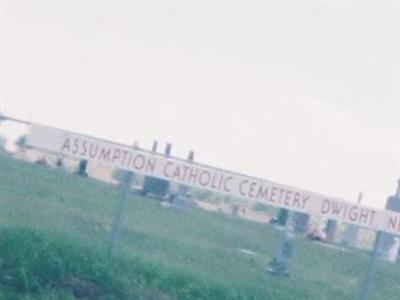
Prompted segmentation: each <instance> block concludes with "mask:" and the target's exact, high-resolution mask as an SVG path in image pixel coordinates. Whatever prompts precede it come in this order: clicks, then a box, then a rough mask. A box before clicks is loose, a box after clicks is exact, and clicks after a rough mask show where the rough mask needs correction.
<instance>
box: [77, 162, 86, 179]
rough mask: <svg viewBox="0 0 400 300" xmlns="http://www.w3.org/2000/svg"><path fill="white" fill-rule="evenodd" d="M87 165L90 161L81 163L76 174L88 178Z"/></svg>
mask: <svg viewBox="0 0 400 300" xmlns="http://www.w3.org/2000/svg"><path fill="white" fill-rule="evenodd" d="M87 165H88V161H87V160H86V159H82V160H81V161H80V162H79V166H78V171H77V172H76V174H78V175H79V176H82V177H87V176H88V174H87V172H86V169H87Z"/></svg>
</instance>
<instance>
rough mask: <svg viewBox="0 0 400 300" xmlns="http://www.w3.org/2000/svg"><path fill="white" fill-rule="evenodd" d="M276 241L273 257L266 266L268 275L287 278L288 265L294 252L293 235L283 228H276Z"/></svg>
mask: <svg viewBox="0 0 400 300" xmlns="http://www.w3.org/2000/svg"><path fill="white" fill-rule="evenodd" d="M276 230H277V240H278V244H277V247H276V250H275V251H276V252H275V257H274V258H273V259H272V261H271V262H270V263H269V264H268V268H267V271H268V273H270V274H272V275H275V276H288V275H289V274H290V263H291V260H292V257H293V250H294V234H293V233H292V232H289V231H288V230H287V229H286V228H285V227H283V226H277V227H276Z"/></svg>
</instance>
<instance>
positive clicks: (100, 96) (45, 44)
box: [0, 0, 400, 207]
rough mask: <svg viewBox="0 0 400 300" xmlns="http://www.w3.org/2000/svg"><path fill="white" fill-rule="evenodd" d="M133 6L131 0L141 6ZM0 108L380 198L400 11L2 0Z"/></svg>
mask: <svg viewBox="0 0 400 300" xmlns="http://www.w3.org/2000/svg"><path fill="white" fill-rule="evenodd" d="M129 2H130V3H129ZM1 16H2V20H1V35H2V36H1V40H0V41H1V47H0V49H1V71H2V72H1V74H2V80H1V86H0V87H1V93H0V95H1V99H0V111H3V112H5V113H6V114H8V115H11V116H15V117H20V118H27V119H29V120H31V121H35V122H40V123H43V124H46V125H53V126H57V127H60V128H64V129H67V130H72V131H77V132H81V133H86V134H90V135H93V136H98V137H102V138H107V139H111V140H115V141H118V142H123V143H126V144H132V142H133V141H138V143H139V145H140V146H141V147H144V148H151V144H152V141H153V140H155V139H157V140H158V141H159V143H160V144H161V147H162V148H163V147H164V144H165V143H166V142H171V143H172V144H173V148H172V152H173V155H174V156H179V157H186V156H187V153H188V151H189V150H194V151H195V159H196V160H197V161H199V162H201V163H205V164H209V165H211V166H217V167H221V168H225V169H229V170H232V171H236V172H241V173H245V174H247V175H252V176H257V177H261V178H263V179H267V180H274V181H276V182H280V183H284V184H288V185H292V186H295V187H300V188H304V189H308V190H311V191H314V192H320V193H324V194H327V195H331V196H337V197H341V198H343V199H344V200H347V201H356V198H357V194H358V192H359V191H364V204H366V205H372V206H376V207H383V206H384V203H385V201H386V198H387V197H388V196H389V195H391V194H393V193H394V191H395V189H396V181H397V178H398V177H399V176H400V100H399V97H400V87H399V86H400V85H399V82H400V8H399V4H394V2H392V3H391V4H390V3H387V4H379V3H378V2H376V3H369V4H367V3H361V2H358V3H353V4H344V3H343V2H335V3H331V4H327V2H326V1H325V2H324V3H320V4H315V3H310V2H309V1H308V3H306V2H299V3H298V4H293V3H289V2H286V3H285V4H278V3H277V2H276V3H263V4H260V3H258V4H257V3H253V4H245V3H235V4H223V3H221V1H220V3H219V4H216V3H210V1H209V2H208V3H206V4H200V3H193V2H192V3H187V4H179V3H176V2H175V4H174V3H172V2H170V3H168V4H162V3H160V2H158V3H156V2H155V3H153V4H145V3H137V2H136V3H134V2H132V1H122V2H121V1H120V2H119V3H117V2H112V1H109V2H108V3H104V2H103V3H102V2H99V1H96V2H89V1H73V2H72V3H67V2H66V1H53V2H51V1H4V0H3V1H2V5H1Z"/></svg>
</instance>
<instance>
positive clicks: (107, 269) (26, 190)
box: [0, 156, 400, 300]
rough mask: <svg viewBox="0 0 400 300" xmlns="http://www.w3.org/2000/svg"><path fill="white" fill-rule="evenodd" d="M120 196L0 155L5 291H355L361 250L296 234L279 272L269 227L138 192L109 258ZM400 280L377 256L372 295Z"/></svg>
mask: <svg viewBox="0 0 400 300" xmlns="http://www.w3.org/2000/svg"><path fill="white" fill-rule="evenodd" d="M118 195H119V191H118V189H116V188H115V187H113V186H110V185H107V184H104V183H101V182H98V181H95V180H92V179H89V178H87V179H84V178H80V177H77V176H74V175H71V174H66V173H63V172H59V171H55V170H49V169H45V168H41V167H38V166H35V165H31V164H29V163H26V162H22V161H16V160H13V159H12V158H9V157H4V156H3V157H0V299H75V298H74V297H76V298H79V297H80V299H161V300H162V299H271V300H336V299H337V300H346V299H348V300H353V299H357V293H358V290H359V286H360V285H361V280H362V278H363V274H364V272H365V268H366V262H367V256H366V255H364V254H362V253H360V252H342V251H339V250H335V249H331V248H326V247H323V246H321V245H319V244H315V243H310V242H308V241H306V240H303V239H302V238H298V239H297V240H296V245H295V255H294V258H293V263H292V275H291V276H290V277H289V278H276V277H272V276H269V275H267V274H266V265H267V263H268V262H269V261H270V260H271V258H272V257H273V253H274V248H275V236H274V230H273V228H272V227H270V226H268V225H263V224H258V223H254V222H249V221H245V220H240V219H238V218H232V217H228V216H224V215H222V214H218V213H210V212H206V211H202V210H200V209H194V210H193V211H192V212H190V213H183V212H177V211H173V210H170V209H166V208H163V207H161V206H160V205H159V203H158V202H156V201H153V200H150V199H146V198H141V197H138V196H131V198H130V206H129V209H128V211H127V213H126V215H125V220H124V230H123V236H122V240H121V241H120V243H119V244H118V248H117V251H116V254H115V256H114V257H112V258H110V257H109V256H108V255H107V248H108V244H109V236H110V231H111V226H112V221H113V218H114V214H115V212H116V210H117V207H118ZM239 249H248V250H251V251H254V252H256V253H257V254H256V255H249V254H246V253H242V252H240V251H239ZM399 279H400V270H399V268H398V266H397V267H396V266H394V265H390V264H387V263H384V262H379V264H378V265H377V267H376V271H375V272H374V278H373V282H374V286H373V288H372V293H371V295H370V296H371V297H370V299H371V300H372V299H374V300H375V299H376V300H381V299H382V300H383V299H384V300H398V299H399V293H400V283H399V282H400V281H399Z"/></svg>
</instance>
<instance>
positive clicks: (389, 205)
mask: <svg viewBox="0 0 400 300" xmlns="http://www.w3.org/2000/svg"><path fill="white" fill-rule="evenodd" d="M386 209H387V210H390V211H394V212H400V179H399V180H398V185H397V190H396V193H395V195H394V196H390V197H389V198H388V200H387V202H386ZM395 237H396V236H395V235H393V234H390V233H387V232H382V236H381V239H380V243H379V247H378V256H379V257H380V258H383V259H387V258H388V255H389V250H390V248H391V247H392V245H393V243H394V238H395Z"/></svg>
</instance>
